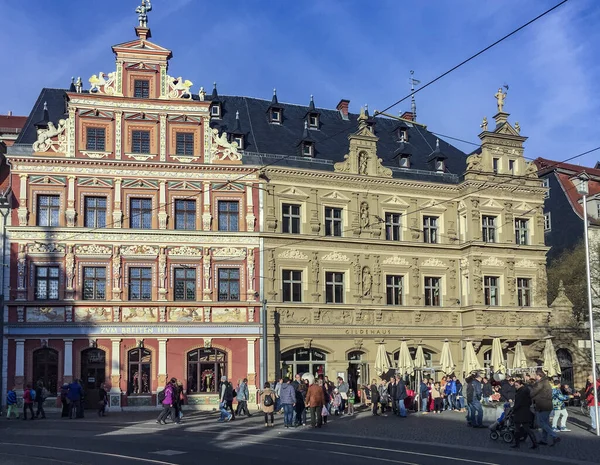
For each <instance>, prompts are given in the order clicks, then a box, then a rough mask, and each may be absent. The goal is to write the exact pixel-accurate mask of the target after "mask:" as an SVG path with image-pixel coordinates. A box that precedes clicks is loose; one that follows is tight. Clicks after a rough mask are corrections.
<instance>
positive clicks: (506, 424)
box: [490, 408, 516, 443]
mask: <svg viewBox="0 0 600 465" xmlns="http://www.w3.org/2000/svg"><path fill="white" fill-rule="evenodd" d="M515 432H516V426H515V422H514V419H513V409H512V408H511V409H509V410H508V411H507V412H505V413H503V414H502V416H501V417H500V418H498V421H496V422H495V423H494V424H492V425H490V439H493V440H494V441H497V440H498V439H499V438H502V440H503V441H504V442H506V443H511V442H513V441H514V439H515Z"/></svg>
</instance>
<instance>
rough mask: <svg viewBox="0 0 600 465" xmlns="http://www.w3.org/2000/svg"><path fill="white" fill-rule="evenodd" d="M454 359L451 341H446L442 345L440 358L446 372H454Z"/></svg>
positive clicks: (442, 368)
mask: <svg viewBox="0 0 600 465" xmlns="http://www.w3.org/2000/svg"><path fill="white" fill-rule="evenodd" d="M454 368H456V365H455V364H454V360H452V353H451V352H450V342H449V341H445V342H444V345H443V346H442V356H441V358H440V369H441V370H442V371H443V372H444V373H445V374H446V375H450V374H452V373H454Z"/></svg>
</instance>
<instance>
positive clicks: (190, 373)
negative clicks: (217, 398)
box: [187, 349, 227, 394]
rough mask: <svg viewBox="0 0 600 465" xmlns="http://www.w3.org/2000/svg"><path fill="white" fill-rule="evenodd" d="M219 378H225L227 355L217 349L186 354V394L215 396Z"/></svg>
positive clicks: (196, 350)
mask: <svg viewBox="0 0 600 465" xmlns="http://www.w3.org/2000/svg"><path fill="white" fill-rule="evenodd" d="M221 376H227V354H226V353H225V352H223V351H222V350H218V349H194V350H192V351H191V352H188V353H187V393H188V394H216V393H218V389H219V382H220V381H221Z"/></svg>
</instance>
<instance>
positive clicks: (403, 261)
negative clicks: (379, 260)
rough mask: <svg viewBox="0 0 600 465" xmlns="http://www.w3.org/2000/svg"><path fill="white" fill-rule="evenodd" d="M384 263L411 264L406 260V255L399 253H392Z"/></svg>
mask: <svg viewBox="0 0 600 465" xmlns="http://www.w3.org/2000/svg"><path fill="white" fill-rule="evenodd" d="M383 264H384V265H396V266H410V263H408V262H407V261H406V259H405V258H404V257H400V256H398V255H392V256H391V257H388V258H386V259H385V260H384V261H383Z"/></svg>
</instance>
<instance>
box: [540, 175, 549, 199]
mask: <svg viewBox="0 0 600 465" xmlns="http://www.w3.org/2000/svg"><path fill="white" fill-rule="evenodd" d="M542 186H543V187H545V188H546V189H547V190H546V193H545V194H544V198H545V199H549V198H550V178H545V179H544V180H543V181H542Z"/></svg>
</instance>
